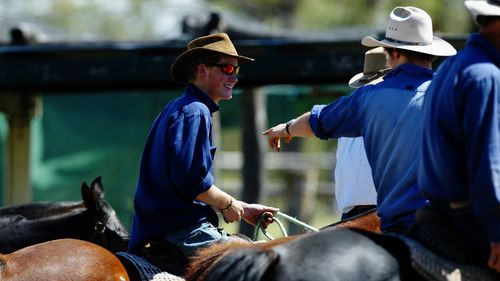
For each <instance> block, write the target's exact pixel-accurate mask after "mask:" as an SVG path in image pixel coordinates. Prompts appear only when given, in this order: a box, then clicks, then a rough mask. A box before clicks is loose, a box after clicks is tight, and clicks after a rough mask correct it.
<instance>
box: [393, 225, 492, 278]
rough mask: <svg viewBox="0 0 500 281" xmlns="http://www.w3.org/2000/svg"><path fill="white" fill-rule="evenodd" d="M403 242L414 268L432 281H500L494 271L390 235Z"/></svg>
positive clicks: (406, 238) (411, 240)
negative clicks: (454, 259) (462, 261)
mask: <svg viewBox="0 0 500 281" xmlns="http://www.w3.org/2000/svg"><path fill="white" fill-rule="evenodd" d="M389 235H391V236H396V237H397V238H399V239H400V240H402V241H403V242H404V243H405V244H406V246H407V247H408V249H409V250H410V257H411V265H412V267H413V268H414V269H415V270H416V271H417V272H418V273H419V274H420V275H422V276H423V277H424V278H425V279H427V280H430V281H477V280H482V281H498V280H499V279H498V275H496V274H495V273H493V272H492V271H490V270H488V269H486V268H484V267H480V266H476V265H470V264H464V263H459V262H454V261H451V260H449V259H446V258H443V257H441V256H439V255H437V254H435V253H434V252H432V251H430V250H429V249H427V248H426V247H424V246H423V245H422V244H420V243H418V242H417V241H415V240H413V239H411V238H408V237H406V236H404V235H401V234H389Z"/></svg>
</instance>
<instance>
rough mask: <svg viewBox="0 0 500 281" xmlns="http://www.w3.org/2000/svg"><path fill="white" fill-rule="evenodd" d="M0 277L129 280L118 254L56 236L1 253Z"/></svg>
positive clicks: (39, 280)
mask: <svg viewBox="0 0 500 281" xmlns="http://www.w3.org/2000/svg"><path fill="white" fill-rule="evenodd" d="M0 280H1V281H32V280H37V281H92V280H95V281H97V280H103V281H129V277H128V275H127V271H126V270H125V268H124V267H123V265H122V264H121V262H120V261H119V260H118V258H117V257H116V256H115V255H114V254H113V253H111V252H109V251H108V250H106V249H105V248H103V247H101V246H99V245H96V244H94V243H90V242H86V241H82V240H76V239H59V240H52V241H49V242H45V243H41V244H35V245H32V246H29V247H26V248H23V249H20V250H18V251H15V252H13V253H11V254H7V255H1V254H0Z"/></svg>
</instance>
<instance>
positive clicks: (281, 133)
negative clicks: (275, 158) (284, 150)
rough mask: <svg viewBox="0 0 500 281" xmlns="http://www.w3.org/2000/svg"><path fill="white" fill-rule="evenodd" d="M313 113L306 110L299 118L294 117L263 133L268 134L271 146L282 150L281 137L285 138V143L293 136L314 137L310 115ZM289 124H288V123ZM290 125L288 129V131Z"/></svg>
mask: <svg viewBox="0 0 500 281" xmlns="http://www.w3.org/2000/svg"><path fill="white" fill-rule="evenodd" d="M310 115H311V113H310V112H306V113H304V114H302V115H301V116H300V117H298V118H297V119H293V120H291V121H289V122H287V123H281V124H278V125H276V126H274V127H272V128H270V129H268V130H266V131H265V132H263V133H262V134H263V135H265V136H267V140H268V142H269V146H270V147H271V148H272V149H274V150H277V151H280V150H281V143H280V139H281V138H284V139H285V143H289V142H290V141H291V140H292V138H293V137H312V136H314V133H313V131H312V129H311V125H309V117H310ZM287 124H288V125H287ZM287 126H288V131H287Z"/></svg>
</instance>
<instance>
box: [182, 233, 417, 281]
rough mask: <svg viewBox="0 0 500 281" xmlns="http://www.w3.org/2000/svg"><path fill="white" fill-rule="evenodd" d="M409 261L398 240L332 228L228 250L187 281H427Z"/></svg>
mask: <svg viewBox="0 0 500 281" xmlns="http://www.w3.org/2000/svg"><path fill="white" fill-rule="evenodd" d="M200 254H201V253H200ZM410 261H411V260H410V252H409V250H408V249H407V247H406V245H405V244H404V243H403V242H402V241H400V240H399V239H397V238H396V237H391V236H384V235H380V234H376V233H370V232H367V231H363V230H358V229H349V228H338V227H335V228H327V229H324V230H321V231H320V232H316V233H308V234H304V235H301V236H300V237H297V238H296V239H292V240H289V241H287V242H286V243H281V244H278V245H272V246H271V247H248V246H247V247H242V248H238V249H236V250H232V251H230V252H227V253H225V254H223V255H222V256H220V257H218V258H217V259H216V260H215V261H213V262H212V264H211V265H210V266H209V267H208V268H207V269H205V271H204V272H202V273H201V274H196V272H195V274H192V273H190V272H188V274H187V275H186V280H187V281H194V280H204V281H214V280H217V281H226V280H232V281H235V280H236V281H250V280H252V281H258V280H266V281H278V280H287V281H299V280H315V281H327V280H328V281H329V280H349V281H351V280H356V281H382V280H425V279H423V278H422V277H421V276H420V275H419V274H418V273H417V272H416V271H415V270H413V268H412V267H411V263H410ZM193 265H194V264H193Z"/></svg>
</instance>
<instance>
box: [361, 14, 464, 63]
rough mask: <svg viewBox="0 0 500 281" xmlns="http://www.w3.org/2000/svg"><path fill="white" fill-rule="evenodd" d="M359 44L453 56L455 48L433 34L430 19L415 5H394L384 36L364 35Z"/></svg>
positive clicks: (455, 51)
mask: <svg viewBox="0 0 500 281" xmlns="http://www.w3.org/2000/svg"><path fill="white" fill-rule="evenodd" d="M361 44H363V45H365V46H368V47H379V46H380V47H388V48H396V49H403V50H410V51H415V52H419V53H424V54H429V55H433V56H453V55H455V54H456V53H457V50H455V48H453V46H452V45H450V43H448V42H446V41H445V40H443V39H441V38H439V37H436V36H434V33H433V30H432V19H431V17H430V16H429V15H428V14H427V13H426V12H425V11H424V10H422V9H419V8H416V7H396V8H394V9H393V10H392V12H391V14H390V17H389V22H388V24H387V28H386V30H385V38H384V39H382V40H377V39H375V38H373V37H371V36H366V37H364V38H363V40H362V41H361Z"/></svg>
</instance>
